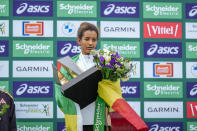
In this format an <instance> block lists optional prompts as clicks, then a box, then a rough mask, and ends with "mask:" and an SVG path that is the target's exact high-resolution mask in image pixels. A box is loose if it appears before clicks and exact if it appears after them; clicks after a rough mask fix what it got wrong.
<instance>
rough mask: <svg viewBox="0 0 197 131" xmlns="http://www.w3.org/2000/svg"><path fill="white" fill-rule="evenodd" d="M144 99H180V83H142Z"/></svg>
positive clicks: (181, 93) (181, 90) (181, 94)
mask: <svg viewBox="0 0 197 131" xmlns="http://www.w3.org/2000/svg"><path fill="white" fill-rule="evenodd" d="M144 97H145V98H182V97H183V86H182V83H181V82H144Z"/></svg>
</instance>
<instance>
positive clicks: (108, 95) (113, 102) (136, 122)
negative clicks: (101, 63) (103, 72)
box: [98, 79, 148, 131]
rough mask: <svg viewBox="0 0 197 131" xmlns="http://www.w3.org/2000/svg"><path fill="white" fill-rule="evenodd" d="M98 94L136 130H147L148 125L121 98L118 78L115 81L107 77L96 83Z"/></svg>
mask: <svg viewBox="0 0 197 131" xmlns="http://www.w3.org/2000/svg"><path fill="white" fill-rule="evenodd" d="M98 94H99V96H100V97H101V98H102V99H103V100H104V101H105V102H106V103H107V104H108V105H109V107H111V108H112V109H113V110H114V111H116V112H117V113H118V114H120V115H121V116H122V117H123V118H125V119H126V120H127V121H128V122H129V123H130V124H131V125H132V126H134V127H135V128H136V130H138V131H148V127H147V125H146V124H145V122H144V121H143V120H142V119H141V118H140V117H139V116H138V114H137V113H136V112H135V111H134V110H133V109H132V108H131V107H130V105H129V104H128V103H127V102H126V101H125V100H124V99H123V98H122V93H121V87H120V79H118V80H117V81H115V82H112V81H110V80H107V79H103V80H102V81H100V82H99V84H98Z"/></svg>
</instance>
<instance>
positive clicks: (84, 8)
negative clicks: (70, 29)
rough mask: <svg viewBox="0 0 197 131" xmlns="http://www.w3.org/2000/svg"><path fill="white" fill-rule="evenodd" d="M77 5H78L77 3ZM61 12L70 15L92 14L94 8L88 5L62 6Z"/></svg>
mask: <svg viewBox="0 0 197 131" xmlns="http://www.w3.org/2000/svg"><path fill="white" fill-rule="evenodd" d="M76 4H77V3H76ZM59 6H60V10H66V11H68V14H70V15H71V14H92V13H93V8H94V6H91V5H87V4H79V5H70V4H60V5H59Z"/></svg>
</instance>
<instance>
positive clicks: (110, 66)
mask: <svg viewBox="0 0 197 131" xmlns="http://www.w3.org/2000/svg"><path fill="white" fill-rule="evenodd" d="M106 67H109V68H114V66H112V65H106Z"/></svg>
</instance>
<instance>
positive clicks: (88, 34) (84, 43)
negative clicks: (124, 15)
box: [77, 22, 99, 55]
mask: <svg viewBox="0 0 197 131" xmlns="http://www.w3.org/2000/svg"><path fill="white" fill-rule="evenodd" d="M98 37H99V32H98V28H97V27H96V26H95V25H93V24H91V23H87V22H83V23H81V25H80V27H79V29H78V31H77V43H78V44H79V45H80V46H81V52H82V54H84V55H89V54H90V51H91V50H93V49H95V48H96V45H97V41H98Z"/></svg>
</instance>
